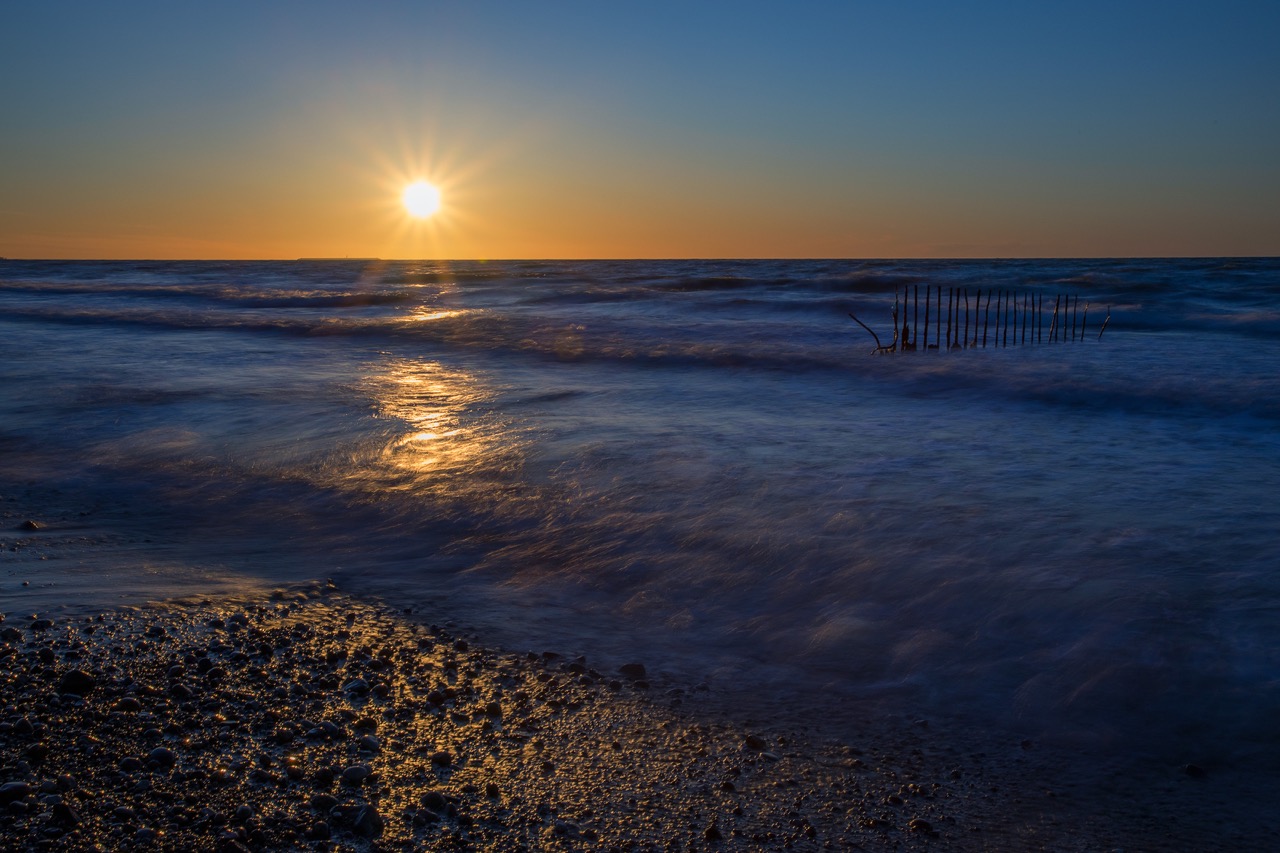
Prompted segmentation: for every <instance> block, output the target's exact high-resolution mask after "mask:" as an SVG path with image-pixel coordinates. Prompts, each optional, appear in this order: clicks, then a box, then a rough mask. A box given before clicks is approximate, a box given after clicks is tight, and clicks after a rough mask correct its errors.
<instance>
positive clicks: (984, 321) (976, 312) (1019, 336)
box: [849, 285, 1111, 353]
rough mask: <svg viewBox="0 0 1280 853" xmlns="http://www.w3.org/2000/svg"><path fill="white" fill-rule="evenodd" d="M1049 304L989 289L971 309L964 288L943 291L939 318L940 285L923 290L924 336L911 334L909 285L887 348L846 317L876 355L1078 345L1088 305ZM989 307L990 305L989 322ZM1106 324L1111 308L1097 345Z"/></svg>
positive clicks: (1066, 300)
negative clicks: (867, 339)
mask: <svg viewBox="0 0 1280 853" xmlns="http://www.w3.org/2000/svg"><path fill="white" fill-rule="evenodd" d="M935 292H936V294H937V295H936V299H935V296H934V294H935ZM984 295H985V297H986V302H985V304H984V302H983V297H984ZM1052 298H1053V304H1052V308H1050V307H1049V296H1048V295H1046V294H1043V293H1036V292H1034V291H1029V290H1028V291H1022V292H1019V291H1014V290H1003V289H998V288H988V289H986V290H985V291H984V290H983V289H982V288H975V289H974V293H973V301H972V303H971V302H970V299H969V288H967V287H948V288H947V298H946V309H945V312H944V309H943V304H942V302H943V300H942V285H925V287H924V326H923V331H922V332H919V333H914V330H918V329H921V328H922V327H921V325H920V286H919V285H912V286H910V287H908V288H905V289H904V290H902V291H901V292H898V291H895V292H894V295H893V342H892V343H889V344H882V343H881V342H880V336H879V335H877V334H876V333H875V332H874V331H873V330H872V329H871V327H870V326H868V325H867V324H866V323H864V322H862V321H861V320H859V319H858V318H857V317H856V316H854V314H853V312H849V316H850V317H852V318H853V320H854V322H856V323H857V324H858V325H859V326H861V327H862V328H864V329H866V330H867V331H868V332H870V333H871V337H873V338H875V341H876V348H875V352H877V353H884V352H914V351H916V350H918V349H923V350H925V351H928V350H937V349H946V350H953V349H971V348H977V347H986V346H988V345H990V346H992V347H1007V346H1009V345H1010V344H1012V345H1013V346H1021V345H1025V344H1043V343H1070V342H1072V341H1077V340H1079V341H1083V340H1084V339H1085V334H1086V332H1087V330H1088V327H1089V303H1088V302H1085V304H1084V309H1083V310H1081V308H1080V297H1079V296H1076V295H1072V294H1064V293H1058V294H1054V295H1053V297H1052ZM993 301H994V302H995V305H994V309H995V311H994V322H993V317H992V308H993V306H992V302H993ZM908 314H910V315H911V317H910V320H908ZM944 314H945V319H944ZM1109 322H1111V309H1110V308H1108V309H1107V314H1106V317H1105V318H1104V319H1103V321H1102V326H1101V328H1100V329H1098V340H1101V339H1102V333H1103V332H1105V331H1106V330H1107V323H1109ZM944 327H945V331H944ZM930 328H932V329H933V334H932V343H930ZM913 333H914V334H913ZM944 334H945V343H944ZM1046 339H1047V340H1046Z"/></svg>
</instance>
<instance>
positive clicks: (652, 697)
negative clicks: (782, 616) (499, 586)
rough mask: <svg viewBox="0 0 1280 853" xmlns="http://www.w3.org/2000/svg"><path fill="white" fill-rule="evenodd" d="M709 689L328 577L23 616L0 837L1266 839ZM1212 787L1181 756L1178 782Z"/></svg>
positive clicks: (604, 846) (999, 843)
mask: <svg viewBox="0 0 1280 853" xmlns="http://www.w3.org/2000/svg"><path fill="white" fill-rule="evenodd" d="M33 616H34V617H35V618H32V617H33ZM714 693H715V692H714V691H713V690H710V689H708V688H707V687H706V685H682V684H674V683H671V682H670V681H669V680H667V679H665V678H664V676H663V675H662V674H661V673H655V672H651V671H649V670H648V669H647V668H646V667H645V665H644V663H643V662H640V661H629V662H627V663H624V664H621V665H619V666H609V667H601V668H597V666H596V664H595V662H593V661H591V660H588V659H586V658H584V657H581V656H573V655H571V654H569V653H564V652H560V651H556V650H532V651H521V652H515V651H511V650H503V649H495V648H488V647H486V646H485V645H484V644H483V642H482V641H480V640H479V639H478V638H475V637H471V636H468V635H467V634H466V633H465V632H463V631H459V630H457V629H456V628H452V627H449V626H448V625H439V624H434V623H432V622H430V621H425V620H424V618H423V617H422V616H421V615H418V614H406V613H403V612H397V611H396V610H394V609H393V608H390V607H388V606H385V605H379V604H371V603H368V602H362V601H360V600H357V599H355V598H353V597H350V596H348V595H346V594H344V593H342V592H341V591H340V590H338V589H336V588H334V586H333V585H332V584H329V583H314V584H307V585H300V586H295V587H293V588H288V589H279V590H276V591H275V592H273V593H271V594H270V595H268V596H267V597H266V598H265V599H264V600H258V601H252V600H249V601H246V600H236V599H225V600H210V599H190V600H179V601H170V602H166V603H164V604H154V605H150V606H147V607H135V608H124V609H120V610H117V611H114V612H109V613H103V614H99V615H97V616H82V617H78V618H68V619H59V618H47V617H41V616H40V615H39V614H26V615H19V614H10V615H9V616H8V617H7V618H6V619H5V621H4V622H3V624H2V625H0V838H2V839H3V840H4V845H3V846H4V848H5V849H10V850H20V849H21V850H153V849H154V850H221V851H241V850H316V851H336V850H360V851H366V850H367V851H372V850H406V851H407V850H619V851H620V850H652V851H667V850H743V851H745V850H886V851H887V850H899V851H905V850H1010V851H1012V850H1081V851H1083V850H1119V849H1125V850H1133V849H1151V850H1156V849H1160V850H1209V849H1232V848H1234V849H1248V848H1249V846H1250V842H1253V843H1254V844H1255V845H1258V846H1252V849H1262V846H1261V844H1260V843H1265V839H1266V838H1267V837H1268V836H1269V830H1268V829H1267V827H1265V826H1262V825H1259V826H1255V827H1253V828H1252V829H1253V832H1252V833H1250V832H1249V829H1250V828H1249V827H1243V829H1244V830H1245V833H1244V834H1241V832H1240V831H1239V829H1240V828H1235V829H1233V830H1232V832H1227V831H1226V830H1225V828H1223V827H1216V828H1215V827H1213V826H1212V825H1211V824H1210V825H1208V826H1206V825H1204V824H1200V825H1190V824H1193V823H1194V821H1184V823H1185V824H1188V825H1179V824H1178V822H1177V816H1176V815H1175V814H1173V812H1172V810H1171V808H1170V806H1171V805H1173V801H1169V802H1166V803H1164V804H1163V805H1159V804H1158V803H1156V802H1155V800H1153V797H1152V794H1153V791H1146V792H1139V793H1141V796H1140V797H1138V798H1136V799H1137V800H1140V801H1141V802H1142V803H1144V804H1145V806H1144V807H1143V808H1140V809H1133V808H1131V805H1130V804H1129V803H1126V801H1125V799H1124V797H1123V795H1121V796H1101V795H1099V793H1098V791H1097V790H1096V789H1091V788H1085V789H1084V790H1081V789H1079V788H1076V787H1073V785H1072V784H1071V781H1072V780H1070V779H1064V778H1062V777H1061V774H1054V773H1053V770H1052V764H1053V759H1052V756H1051V755H1049V754H1044V753H1043V752H1042V750H1040V748H1039V746H1038V745H1037V744H1033V743H1031V742H1027V741H1023V742H1018V743H1008V744H1005V745H1004V746H1005V748H1004V749H1003V750H1002V751H1000V752H996V753H991V752H977V751H973V749H972V747H973V746H974V743H973V741H972V739H971V738H968V736H967V735H965V734H964V733H963V732H954V731H947V730H946V729H945V728H938V727H936V726H931V724H930V721H928V720H902V719H893V720H879V721H870V722H869V723H868V726H867V728H866V731H865V732H864V735H863V737H861V738H859V739H858V740H856V741H851V742H834V741H830V740H820V739H817V738H815V737H813V736H812V735H811V734H810V731H809V730H808V729H807V728H806V727H804V726H795V725H790V726H789V725H787V724H786V723H785V721H782V720H774V721H767V720H752V719H743V718H742V717H741V716H739V715H736V714H735V713H734V712H733V709H731V708H726V707H724V705H723V703H720V702H718V701H717V699H716V696H715V695H714ZM1205 775H1206V774H1205V771H1203V770H1201V769H1200V768H1179V769H1177V770H1176V771H1174V770H1171V772H1170V773H1169V774H1168V778H1169V779H1170V780H1172V781H1173V782H1175V783H1176V784H1174V785H1173V786H1172V787H1170V788H1169V789H1168V791H1170V792H1172V793H1171V794H1170V793H1166V796H1172V797H1174V798H1175V799H1176V797H1177V796H1179V794H1178V793H1177V792H1178V790H1179V789H1180V790H1182V791H1183V792H1184V794H1185V792H1187V790H1188V788H1187V786H1196V785H1200V786H1204V785H1211V784H1212V780H1211V779H1208V780H1207V779H1204V778H1201V777H1203V776H1205ZM1133 793H1134V792H1133V791H1130V794H1133ZM1193 793H1194V792H1193ZM1157 799H1158V796H1157ZM1171 817H1172V819H1173V822H1170V818H1171ZM1242 843H1243V844H1244V845H1245V846H1244V847H1241V846H1239V845H1241V844H1242Z"/></svg>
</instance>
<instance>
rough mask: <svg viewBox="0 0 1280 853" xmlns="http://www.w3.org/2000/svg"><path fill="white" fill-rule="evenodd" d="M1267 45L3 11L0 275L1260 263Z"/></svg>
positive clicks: (919, 31)
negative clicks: (209, 264)
mask: <svg viewBox="0 0 1280 853" xmlns="http://www.w3.org/2000/svg"><path fill="white" fill-rule="evenodd" d="M1277 44H1280V3H1277V2H1274V0H1268V2H1233V0H1216V2H1208V1H1207V0H1206V2H1177V0H1168V1H1167V2H1126V0H1111V2H1105V3H1092V2H1075V3H1059V2H1050V0H1045V2H1041V3H1027V2H1025V0H1021V2H984V0H971V2H964V3H957V2H952V0H948V1H947V2H924V1H923V0H916V1H915V2H912V0H900V2H874V3H873V2H857V0H846V2H818V0H812V2H806V0H793V2H751V0H738V2H712V0H705V1H704V2H698V0H685V2H680V3H666V2H658V0H649V2H645V3H628V2H604V3H602V2H599V0H596V2H558V0H540V2H486V0H469V2H452V3H434V2H406V3H390V2H363V3H329V2H323V0H312V2H305V3H294V2H274V3H270V2H262V0H255V1H254V2H238V0H221V2H217V3H207V2H173V0H166V2H131V0H113V2H110V3H103V2H98V0H85V2H62V0H42V2H40V3H18V2H9V3H5V4H4V5H3V6H0V256H5V257H11V258H13V257H23V258H193V259H206V258H207V259H214V258H226V259H260V258H261V259H270V258H288V259H291V258H297V257H344V256H351V257H381V258H441V259H445V258H453V259H464V258H465V259H499V258H655V257H656V258H682V257H699V258H737V257H783V258H785V257H814V258H818V257H837V258H868V257H875V258H885V257H892V258H916V257H1133V256H1148V257H1150V256H1223V255H1272V256H1274V255H1280V49H1277V48H1276V45H1277ZM418 179H421V180H428V181H430V182H432V183H434V184H435V185H437V186H438V187H439V189H440V192H441V197H442V206H441V209H440V211H439V212H438V213H436V214H435V215H434V216H432V217H430V218H428V219H425V220H417V219H414V218H413V217H411V216H409V215H408V214H407V212H406V211H405V209H404V207H403V206H402V205H401V203H400V193H401V191H402V190H403V188H404V186H405V185H407V184H408V183H409V182H411V181H413V180H418Z"/></svg>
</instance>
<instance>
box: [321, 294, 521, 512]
mask: <svg viewBox="0 0 1280 853" xmlns="http://www.w3.org/2000/svg"><path fill="white" fill-rule="evenodd" d="M439 313H440V314H442V315H445V314H449V313H453V312H439ZM363 384H364V390H365V391H366V393H367V394H368V395H369V397H370V399H371V401H372V404H373V407H374V410H375V413H376V416H377V418H379V419H380V420H382V421H385V422H386V423H385V428H384V429H383V430H382V431H380V433H379V436H380V437H379V438H378V439H377V440H376V441H377V444H376V445H375V446H373V447H371V448H370V449H369V452H368V455H367V456H366V457H365V460H364V463H363V464H357V465H356V467H355V469H354V470H349V471H348V472H347V483H346V485H347V486H348V487H355V488H357V489H359V490H363V491H367V492H373V493H375V494H374V496H375V497H376V495H377V494H386V493H388V492H396V493H404V492H410V493H413V494H417V495H422V496H423V497H424V498H429V499H432V500H441V501H445V502H450V503H453V502H462V503H464V504H466V505H468V506H471V507H477V508H478V507H479V506H480V505H484V504H488V505H489V506H491V507H492V506H493V505H495V504H497V503H501V502H503V501H504V499H506V498H509V497H510V485H511V483H512V482H513V480H514V479H515V478H516V476H517V475H518V472H519V470H520V468H521V467H522V465H523V456H524V453H523V441H522V440H521V438H520V436H518V435H516V434H515V432H514V431H513V428H512V426H511V424H510V423H509V422H508V421H506V420H503V419H501V418H499V417H498V416H496V415H495V413H494V408H495V407H494V406H493V405H492V403H493V400H494V398H495V393H496V392H495V389H494V388H493V387H492V385H491V384H490V383H489V382H488V381H487V380H486V379H485V378H484V377H482V376H481V375H479V374H477V373H473V372H470V371H468V370H464V369H460V368H457V367H453V366H450V365H447V364H444V363H442V362H439V361H435V360H432V359H425V358H424V359H414V358H401V357H392V358H387V359H386V360H385V361H383V362H381V363H380V364H379V369H378V371H377V372H375V373H372V374H369V375H368V376H367V377H366V378H365V380H364V383H363Z"/></svg>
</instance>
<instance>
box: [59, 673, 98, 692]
mask: <svg viewBox="0 0 1280 853" xmlns="http://www.w3.org/2000/svg"><path fill="white" fill-rule="evenodd" d="M97 684H98V680H97V679H96V678H94V677H93V676H92V675H91V674H90V673H87V672H85V671H84V670H83V669H73V670H71V671H70V672H65V673H63V675H62V678H60V679H58V692H59V693H72V694H74V695H76V696H87V695H88V694H89V693H91V692H93V689H94V687H96V686H97Z"/></svg>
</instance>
